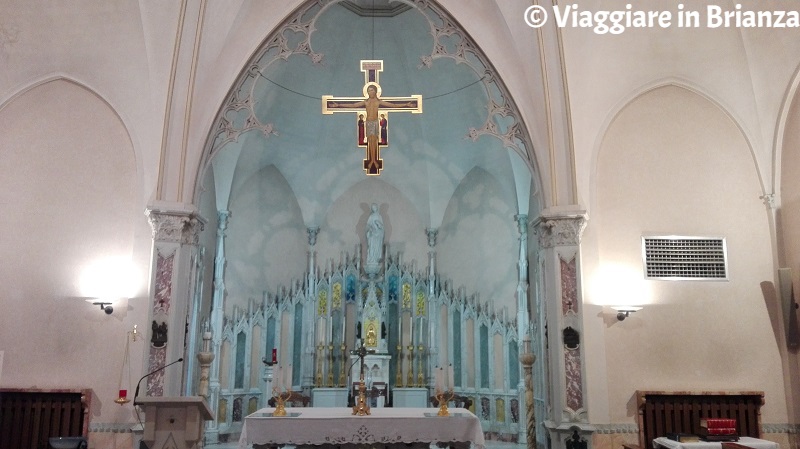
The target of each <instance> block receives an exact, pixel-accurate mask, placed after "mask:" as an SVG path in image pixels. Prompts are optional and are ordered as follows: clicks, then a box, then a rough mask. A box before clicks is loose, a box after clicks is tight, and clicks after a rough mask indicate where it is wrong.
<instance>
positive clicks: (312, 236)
mask: <svg viewBox="0 0 800 449" xmlns="http://www.w3.org/2000/svg"><path fill="white" fill-rule="evenodd" d="M306 232H307V233H308V246H314V245H316V244H317V234H319V226H309V227H307V228H306Z"/></svg>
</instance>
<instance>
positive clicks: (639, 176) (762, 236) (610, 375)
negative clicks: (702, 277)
mask: <svg viewBox="0 0 800 449" xmlns="http://www.w3.org/2000/svg"><path fill="white" fill-rule="evenodd" d="M596 179H597V184H596V192H597V194H596V198H597V201H596V202H595V204H593V211H594V213H593V214H592V215H593V217H592V220H591V222H590V224H589V228H588V229H587V233H586V236H585V239H584V249H585V252H586V254H587V257H586V258H585V260H584V264H583V266H584V270H583V276H584V298H585V301H586V302H588V303H591V304H595V305H613V304H619V303H628V304H630V303H639V304H645V308H644V309H643V310H642V311H640V312H637V313H635V314H633V315H632V316H631V317H629V318H627V319H626V320H625V321H622V322H619V321H617V320H616V318H615V317H614V316H613V314H612V313H611V311H610V310H609V309H607V308H606V309H605V310H604V309H601V308H595V309H594V313H587V315H585V316H584V321H585V328H586V331H587V334H588V335H587V338H585V341H586V342H587V351H586V354H587V358H588V360H587V372H589V373H591V375H590V381H594V382H597V380H593V379H592V377H595V372H597V371H600V372H602V371H606V372H607V381H608V383H607V387H606V386H604V385H594V388H595V390H596V391H597V390H598V389H599V390H600V391H602V389H603V388H607V391H608V410H609V412H608V413H609V416H608V417H607V419H608V422H630V421H634V419H635V417H634V415H633V412H634V408H633V407H634V402H633V401H632V399H633V394H634V391H635V390H636V389H665V390H763V391H765V393H766V405H765V407H764V409H763V414H762V416H763V421H764V422H767V423H770V422H787V416H786V400H785V396H784V393H785V390H784V386H783V380H782V377H781V372H780V366H781V358H780V349H779V341H777V339H776V332H775V330H774V325H775V322H774V317H773V316H772V313H771V311H772V309H774V304H770V303H769V302H768V301H766V300H765V298H764V296H763V295H762V291H761V285H760V284H761V283H762V282H764V281H771V280H772V279H773V276H774V273H773V267H772V251H771V243H770V231H769V222H768V214H767V210H766V208H765V206H764V204H763V203H762V201H761V199H759V196H760V194H761V193H760V186H759V182H758V176H757V171H756V169H755V167H754V164H753V159H752V156H751V154H750V151H749V148H748V146H747V143H746V142H745V140H744V138H743V137H742V134H741V132H740V131H739V130H738V129H737V127H736V126H735V124H734V123H733V122H732V121H731V120H730V118H729V117H727V116H726V115H725V114H724V113H723V111H722V110H721V109H720V108H718V107H717V106H716V105H714V104H712V103H711V102H710V101H708V100H707V99H705V98H703V97H701V96H699V95H697V94H695V93H692V92H690V91H688V90H686V89H684V88H680V87H676V86H666V87H662V88H659V89H655V90H653V91H651V92H649V93H646V94H644V95H642V96H641V97H639V98H637V99H636V100H634V101H633V102H631V103H630V104H629V105H628V106H626V107H625V108H624V109H623V110H622V111H621V113H620V114H619V115H618V116H617V117H616V118H615V119H614V120H613V122H612V123H611V126H610V127H609V129H608V132H607V133H606V135H605V138H604V139H603V143H602V146H601V148H600V151H599V155H598V163H597V177H596ZM672 234H674V235H686V236H709V237H724V238H725V239H726V241H727V248H728V267H729V280H728V281H723V282H719V281H716V282H700V281H653V280H651V281H644V280H643V272H642V262H641V240H640V239H641V236H642V235H672ZM620 273H621V274H620ZM598 346H602V348H599V350H598V351H595V348H596V347H598ZM603 353H605V360H601V359H599V358H598V357H597V355H598V354H603ZM597 379H600V380H602V379H603V377H602V376H597ZM590 391H591V389H590ZM603 400H604V399H603V397H602V396H590V403H589V406H590V410H591V407H592V405H593V404H594V403H595V402H598V403H599V404H601V405H600V407H599V408H600V409H602V408H603V405H604V404H603ZM592 419H594V420H596V422H603V421H604V417H602V416H593V417H592Z"/></svg>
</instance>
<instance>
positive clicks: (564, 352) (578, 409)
mask: <svg viewBox="0 0 800 449" xmlns="http://www.w3.org/2000/svg"><path fill="white" fill-rule="evenodd" d="M546 212H547V211H545V213H543V214H542V216H540V217H539V218H538V219H537V220H536V221H535V222H534V224H533V225H534V229H535V232H536V234H537V236H538V238H539V246H540V247H541V251H542V256H543V260H544V273H543V281H544V296H545V301H546V302H547V323H548V326H547V329H548V331H547V332H548V335H547V338H548V341H549V348H550V350H549V354H548V357H549V366H550V372H549V376H550V379H549V380H550V385H551V397H550V404H551V409H550V410H551V412H550V416H548V417H547V419H546V420H545V422H544V424H545V427H546V428H547V429H548V431H549V433H550V439H551V441H552V443H553V447H565V446H564V445H565V444H566V440H567V439H568V438H574V436H575V432H577V433H578V436H579V437H581V438H582V439H585V440H586V441H588V442H589V445H590V446H591V434H592V433H593V432H594V427H593V426H591V425H590V424H589V421H588V414H587V408H586V402H585V401H586V397H587V395H586V372H585V366H586V364H585V362H584V360H585V356H584V352H583V351H584V350H583V341H582V339H583V325H582V323H583V318H582V314H583V307H582V293H581V283H580V278H579V276H578V274H579V273H580V268H581V261H580V254H581V253H580V239H581V234H582V233H583V230H584V228H585V227H586V218H585V215H584V213H583V212H582V211H581V212H576V213H558V214H548V213H546Z"/></svg>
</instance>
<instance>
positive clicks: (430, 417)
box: [239, 407, 485, 449]
mask: <svg viewBox="0 0 800 449" xmlns="http://www.w3.org/2000/svg"><path fill="white" fill-rule="evenodd" d="M274 410H275V409H274V408H264V409H261V410H258V411H257V412H255V413H252V414H250V415H247V416H246V417H245V419H244V425H243V426H242V434H241V437H240V438H239V448H240V449H246V448H248V447H249V446H250V445H251V444H252V445H253V447H256V448H257V447H259V446H262V445H263V446H281V445H292V446H305V445H314V446H328V447H332V446H337V447H342V446H344V447H348V446H351V447H360V446H363V447H366V446H370V447H374V446H376V445H377V446H384V447H389V448H390V447H391V446H393V445H403V446H405V445H406V444H415V443H417V444H415V446H418V445H419V443H422V444H424V445H426V446H428V445H431V444H435V443H445V445H447V446H450V445H452V446H463V447H469V446H470V445H472V446H473V447H474V448H475V449H485V445H484V439H483V429H482V428H481V422H480V420H478V418H477V417H476V416H475V415H473V414H472V413H471V412H470V411H469V410H467V409H463V408H451V409H450V416H436V413H437V412H438V411H439V409H438V408H372V410H371V413H372V414H371V415H368V416H354V415H353V410H352V409H351V408H345V407H336V408H334V407H308V408H299V407H287V408H286V414H287V416H285V417H273V416H272V412H273V411H274Z"/></svg>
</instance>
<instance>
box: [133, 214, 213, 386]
mask: <svg viewBox="0 0 800 449" xmlns="http://www.w3.org/2000/svg"><path fill="white" fill-rule="evenodd" d="M147 217H148V219H149V221H150V225H151V227H152V231H153V251H152V260H151V270H152V273H151V276H150V278H151V285H150V291H151V292H153V293H152V295H153V296H152V298H151V310H150V323H151V324H150V325H148V328H149V331H148V335H149V339H150V349H149V351H148V352H147V354H148V361H147V367H146V369H145V370H144V371H145V372H151V371H155V370H157V369H159V368H161V367H163V366H165V365H166V364H168V363H172V362H174V361H176V360H178V359H179V358H181V357H183V358H184V359H186V357H187V355H186V354H184V347H185V343H186V342H185V339H186V335H185V319H186V316H187V313H189V306H190V304H191V291H190V289H191V281H190V277H191V269H192V266H191V265H192V260H193V258H194V257H195V256H196V255H197V252H198V241H199V234H200V231H202V229H203V225H204V224H205V222H204V220H203V219H202V218H201V217H200V216H199V215H198V214H197V213H196V212H195V211H194V210H188V209H181V208H174V209H161V208H149V209H148V210H147ZM184 371H185V369H184V366H183V365H181V366H174V367H168V368H166V369H163V370H161V371H159V372H157V373H154V374H153V375H151V376H149V377H148V378H147V386H146V389H145V391H146V394H147V396H180V394H181V391H182V384H183V376H184Z"/></svg>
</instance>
